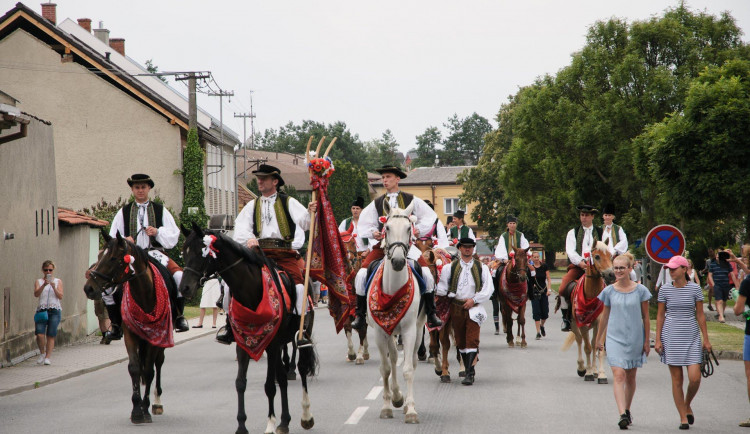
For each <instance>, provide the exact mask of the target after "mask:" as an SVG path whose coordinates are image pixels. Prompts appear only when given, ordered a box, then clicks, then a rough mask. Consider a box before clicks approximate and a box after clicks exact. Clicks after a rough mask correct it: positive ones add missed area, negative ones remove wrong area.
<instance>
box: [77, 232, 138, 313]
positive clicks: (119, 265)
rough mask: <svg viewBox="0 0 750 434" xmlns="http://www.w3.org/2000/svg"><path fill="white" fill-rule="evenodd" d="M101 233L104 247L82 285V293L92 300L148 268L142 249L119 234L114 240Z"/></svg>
mask: <svg viewBox="0 0 750 434" xmlns="http://www.w3.org/2000/svg"><path fill="white" fill-rule="evenodd" d="M102 233H103V235H104V240H105V242H106V245H105V247H104V250H102V251H101V252H99V260H98V261H97V263H96V265H95V266H94V268H92V269H91V270H89V273H88V274H89V278H88V279H87V280H86V283H85V284H84V285H83V292H84V293H86V296H87V297H88V298H90V299H92V300H97V299H99V298H101V296H102V291H104V290H105V289H107V288H111V287H113V286H117V285H119V284H122V283H124V282H126V281H128V280H130V279H131V278H133V277H135V276H136V275H137V274H138V273H139V271H141V270H143V269H147V268H148V267H147V266H146V264H148V258H147V257H146V253H145V252H144V251H143V250H142V249H139V248H138V247H137V246H136V245H135V244H133V243H131V242H130V241H128V240H126V239H125V238H123V237H122V236H120V233H119V232H118V233H117V237H115V238H112V237H110V236H109V235H108V234H106V233H104V232H102Z"/></svg>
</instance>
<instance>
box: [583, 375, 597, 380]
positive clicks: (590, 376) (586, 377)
mask: <svg viewBox="0 0 750 434" xmlns="http://www.w3.org/2000/svg"><path fill="white" fill-rule="evenodd" d="M583 379H584V381H594V376H593V375H585V376H584V377H583Z"/></svg>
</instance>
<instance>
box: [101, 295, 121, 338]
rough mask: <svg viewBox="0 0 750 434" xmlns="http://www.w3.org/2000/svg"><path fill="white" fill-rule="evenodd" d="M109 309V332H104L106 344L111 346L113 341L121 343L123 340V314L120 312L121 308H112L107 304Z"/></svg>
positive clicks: (115, 305) (114, 306) (116, 306)
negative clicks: (121, 325)
mask: <svg viewBox="0 0 750 434" xmlns="http://www.w3.org/2000/svg"><path fill="white" fill-rule="evenodd" d="M104 306H105V307H106V308H107V315H109V324H110V325H109V330H107V331H106V332H104V335H103V337H104V343H105V344H107V345H109V343H110V342H112V341H119V340H120V339H122V328H121V327H120V324H122V313H121V312H120V306H118V305H117V304H113V305H112V306H110V305H108V304H105V305H104Z"/></svg>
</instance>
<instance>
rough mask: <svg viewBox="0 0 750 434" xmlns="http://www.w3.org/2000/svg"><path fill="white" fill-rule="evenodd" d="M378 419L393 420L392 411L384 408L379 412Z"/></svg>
mask: <svg viewBox="0 0 750 434" xmlns="http://www.w3.org/2000/svg"><path fill="white" fill-rule="evenodd" d="M380 418H381V419H393V410H391V409H390V408H384V409H382V410H380Z"/></svg>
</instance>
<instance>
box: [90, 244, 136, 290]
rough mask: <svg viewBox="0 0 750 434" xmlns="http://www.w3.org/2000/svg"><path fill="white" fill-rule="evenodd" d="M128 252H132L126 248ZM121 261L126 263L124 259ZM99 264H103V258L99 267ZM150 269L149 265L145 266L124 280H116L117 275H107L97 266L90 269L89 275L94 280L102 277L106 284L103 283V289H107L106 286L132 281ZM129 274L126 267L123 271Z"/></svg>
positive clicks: (110, 286)
mask: <svg viewBox="0 0 750 434" xmlns="http://www.w3.org/2000/svg"><path fill="white" fill-rule="evenodd" d="M126 253H128V254H130V252H128V251H127V250H126ZM102 259H103V258H102ZM119 262H120V263H122V264H125V261H123V260H120V261H119ZM99 264H101V260H100V261H99V262H98V263H97V264H96V266H97V268H98V267H99ZM148 269H149V267H145V268H144V269H143V270H142V271H139V272H137V273H133V274H132V275H130V277H128V278H126V279H124V280H121V281H119V282H116V281H115V277H114V276H108V275H106V274H104V273H101V272H99V271H98V270H97V269H96V268H94V269H92V270H89V275H90V276H91V279H92V280H94V281H96V279H97V278H99V279H102V280H103V281H104V285H102V289H105V288H113V287H115V286H118V285H122V284H123V283H125V282H130V281H131V280H133V279H135V278H136V277H139V276H141V275H143V274H145V273H146V272H147V271H148ZM128 274H129V273H128V269H127V268H126V269H125V271H124V272H123V275H124V276H127V275H128Z"/></svg>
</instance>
